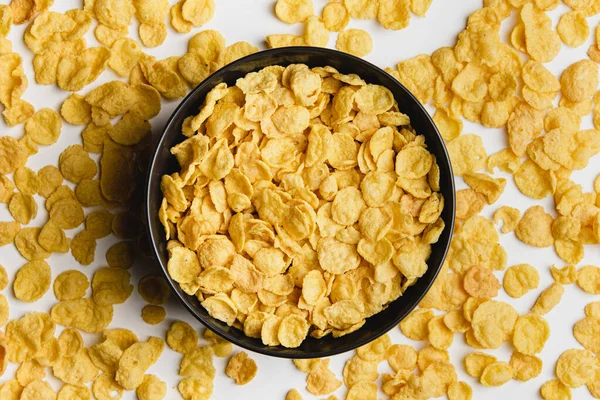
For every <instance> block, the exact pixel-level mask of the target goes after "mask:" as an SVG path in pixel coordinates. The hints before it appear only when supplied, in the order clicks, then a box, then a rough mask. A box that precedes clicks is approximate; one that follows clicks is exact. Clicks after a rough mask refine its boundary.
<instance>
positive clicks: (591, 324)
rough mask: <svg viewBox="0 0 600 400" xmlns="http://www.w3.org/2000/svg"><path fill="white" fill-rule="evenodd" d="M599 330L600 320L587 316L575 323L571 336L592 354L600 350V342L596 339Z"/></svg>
mask: <svg viewBox="0 0 600 400" xmlns="http://www.w3.org/2000/svg"><path fill="white" fill-rule="evenodd" d="M599 329H600V320H599V319H598V318H597V317H594V316H587V317H585V318H584V319H582V320H580V321H577V323H576V324H575V326H574V327H573V336H575V339H577V341H578V342H579V343H581V345H582V346H583V347H585V348H586V349H588V350H590V351H591V352H593V353H597V352H598V350H600V340H599V339H598V331H599Z"/></svg>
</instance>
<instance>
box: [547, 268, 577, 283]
mask: <svg viewBox="0 0 600 400" xmlns="http://www.w3.org/2000/svg"><path fill="white" fill-rule="evenodd" d="M550 272H551V274H552V278H553V279H554V281H555V282H557V283H560V284H561V285H570V284H572V283H575V281H576V280H577V268H575V266H573V265H567V266H565V267H563V268H557V267H556V266H554V265H553V266H552V267H551V268H550Z"/></svg>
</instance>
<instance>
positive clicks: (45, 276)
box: [13, 260, 50, 302]
mask: <svg viewBox="0 0 600 400" xmlns="http://www.w3.org/2000/svg"><path fill="white" fill-rule="evenodd" d="M49 288H50V266H49V265H48V263H46V262H45V261H43V260H34V261H31V262H29V263H27V264H25V265H24V266H22V267H21V268H20V269H19V270H18V271H17V274H16V276H15V281H14V282H13V290H14V294H15V297H16V298H17V299H19V300H21V301H26V302H34V301H36V300H38V299H40V298H41V297H42V296H43V295H44V294H45V293H46V292H47V291H48V289H49Z"/></svg>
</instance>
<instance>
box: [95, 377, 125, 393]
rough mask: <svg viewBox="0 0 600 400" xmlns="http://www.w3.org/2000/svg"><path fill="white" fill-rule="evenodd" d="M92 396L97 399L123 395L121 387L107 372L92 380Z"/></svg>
mask: <svg viewBox="0 0 600 400" xmlns="http://www.w3.org/2000/svg"><path fill="white" fill-rule="evenodd" d="M92 392H93V393H94V397H95V398H97V399H98V400H109V399H112V398H114V397H115V396H116V397H117V398H120V397H121V396H122V395H123V388H122V387H121V386H119V384H118V383H117V382H116V381H115V379H114V378H113V377H112V376H111V375H109V374H106V373H104V374H102V375H100V376H99V377H98V378H96V380H95V381H94V383H93V385H92Z"/></svg>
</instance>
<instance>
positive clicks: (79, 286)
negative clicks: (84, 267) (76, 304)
mask: <svg viewBox="0 0 600 400" xmlns="http://www.w3.org/2000/svg"><path fill="white" fill-rule="evenodd" d="M89 285H90V283H89V281H88V278H87V276H85V275H84V274H83V273H82V272H80V271H77V270H68V271H65V272H63V273H61V274H60V275H58V276H57V277H56V279H55V280H54V286H53V288H54V296H56V298H57V299H58V300H60V301H63V300H75V299H80V298H82V297H83V296H85V293H86V291H87V288H88V287H89Z"/></svg>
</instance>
